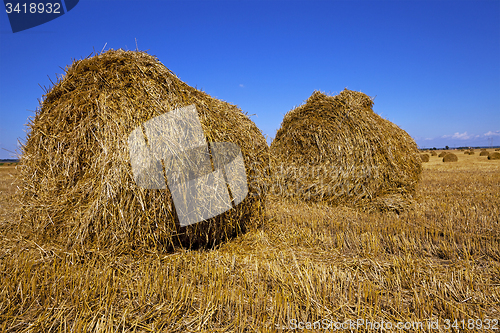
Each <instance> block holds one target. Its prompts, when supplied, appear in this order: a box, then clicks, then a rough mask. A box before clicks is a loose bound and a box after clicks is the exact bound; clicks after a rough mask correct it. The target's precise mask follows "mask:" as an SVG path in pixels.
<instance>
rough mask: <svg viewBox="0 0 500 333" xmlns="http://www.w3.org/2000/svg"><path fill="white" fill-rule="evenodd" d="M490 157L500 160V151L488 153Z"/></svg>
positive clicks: (490, 158)
mask: <svg viewBox="0 0 500 333" xmlns="http://www.w3.org/2000/svg"><path fill="white" fill-rule="evenodd" d="M488 159H489V160H500V153H499V152H494V153H490V154H489V155H488Z"/></svg>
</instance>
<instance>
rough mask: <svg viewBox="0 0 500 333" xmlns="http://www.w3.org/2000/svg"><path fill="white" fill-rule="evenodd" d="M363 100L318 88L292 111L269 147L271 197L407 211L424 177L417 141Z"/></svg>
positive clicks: (362, 96)
mask: <svg viewBox="0 0 500 333" xmlns="http://www.w3.org/2000/svg"><path fill="white" fill-rule="evenodd" d="M372 106H373V101H372V99H371V98H370V97H368V96H367V95H365V94H363V93H361V92H356V91H351V90H347V89H345V90H344V91H342V92H341V93H340V94H338V95H337V96H327V95H325V94H324V93H321V92H319V91H315V92H314V93H313V94H312V95H311V97H309V99H307V101H306V103H305V104H303V105H301V106H299V107H297V108H295V109H293V110H291V111H289V112H288V113H287V114H286V115H285V117H284V119H283V122H282V124H281V127H280V129H279V130H278V132H277V133H276V138H275V139H274V141H273V142H272V144H271V153H272V155H273V169H274V170H273V171H274V173H273V176H274V179H275V181H274V184H273V190H272V191H271V193H274V194H276V195H279V196H282V197H286V198H295V199H300V200H305V201H316V202H326V203H328V204H332V205H335V204H346V205H350V206H355V207H360V208H362V209H364V210H372V209H381V210H386V209H389V210H401V209H404V208H405V207H406V206H407V205H408V203H409V201H410V199H411V196H412V194H413V193H414V192H415V187H416V184H417V182H418V180H419V177H420V173H421V168H422V167H421V163H422V161H421V159H420V157H419V150H418V148H417V145H416V143H415V141H414V140H413V139H412V138H411V137H410V136H409V135H408V133H406V132H405V131H404V130H402V129H400V128H399V127H398V126H396V125H395V124H393V123H391V122H390V121H388V120H386V119H383V118H381V117H380V116H379V115H377V114H376V113H375V112H373V109H372Z"/></svg>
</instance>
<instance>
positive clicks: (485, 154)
mask: <svg viewBox="0 0 500 333" xmlns="http://www.w3.org/2000/svg"><path fill="white" fill-rule="evenodd" d="M489 154H490V153H489V152H488V151H487V150H481V152H480V153H479V156H488V155H489Z"/></svg>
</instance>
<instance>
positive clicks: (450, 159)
mask: <svg viewBox="0 0 500 333" xmlns="http://www.w3.org/2000/svg"><path fill="white" fill-rule="evenodd" d="M457 161H458V157H457V155H455V154H453V153H448V154H446V155H445V156H444V157H443V162H457Z"/></svg>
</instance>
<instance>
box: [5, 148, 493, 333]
mask: <svg viewBox="0 0 500 333" xmlns="http://www.w3.org/2000/svg"><path fill="white" fill-rule="evenodd" d="M423 168H424V170H423V174H422V179H421V182H420V183H419V185H418V187H417V194H416V195H417V199H416V202H415V203H414V205H413V207H412V209H411V210H409V211H406V212H403V213H401V214H399V215H397V214H395V213H393V212H374V213H371V214H368V213H362V212H360V211H357V210H353V209H350V208H344V207H336V208H332V207H329V206H325V205H322V204H305V203H291V202H287V201H283V200H280V199H278V198H269V200H268V205H267V207H268V208H267V213H266V214H267V220H266V223H265V224H264V225H263V226H262V227H261V228H258V229H252V230H251V231H249V232H248V233H246V234H244V235H243V236H241V237H238V238H236V239H233V240H231V241H228V242H226V243H224V244H223V245H221V246H219V247H218V248H216V249H214V250H197V251H193V250H192V251H184V250H182V251H177V252H174V253H165V252H159V251H155V250H151V252H147V251H144V252H137V253H128V254H120V253H114V252H111V251H109V250H108V249H99V250H95V251H89V252H77V251H71V252H67V251H66V250H65V249H64V248H60V247H56V246H46V245H43V244H36V243H34V242H33V241H30V240H28V238H27V236H29V235H23V234H19V233H17V232H16V231H15V229H16V228H15V224H16V223H17V218H16V215H15V208H16V207H15V206H13V205H12V201H11V196H12V194H13V192H14V189H15V184H14V185H11V183H12V181H13V178H12V177H11V176H10V175H9V174H15V173H16V172H17V171H15V169H14V168H13V167H0V191H1V193H0V209H1V211H0V217H1V224H0V231H1V238H0V258H1V259H0V269H1V272H2V274H1V275H0V285H1V286H2V288H1V292H0V327H1V328H2V331H4V332H59V331H62V332H159V331H162V332H187V331H190V332H195V331H196V332H243V331H245V332H248V331H256V332H264V331H276V328H277V327H278V328H281V327H283V326H290V323H291V322H290V321H291V320H294V319H295V320H299V321H304V322H305V321H309V322H314V321H316V320H320V319H331V320H334V321H340V322H342V321H345V320H347V319H353V320H356V319H357V318H364V319H366V320H372V321H375V320H379V321H380V320H385V321H393V322H396V321H426V320H429V319H440V320H441V321H440V322H441V323H443V320H444V319H451V320H454V319H458V320H461V319H465V320H468V319H471V318H472V319H486V318H490V319H491V318H499V316H500V225H499V223H500V220H499V216H500V208H499V207H500V191H499V186H500V161H499V160H490V161H488V160H486V159H480V158H479V157H477V156H473V155H471V156H469V155H465V156H463V157H461V158H460V161H459V162H457V163H442V162H441V159H431V160H430V162H428V163H425V164H424V165H423ZM13 229H14V230H13ZM284 331H286V330H284ZM360 331H363V330H360ZM440 331H441V332H444V329H443V328H441V330H440ZM456 331H458V330H456ZM460 331H462V330H460ZM432 332H439V330H433V331H432Z"/></svg>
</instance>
